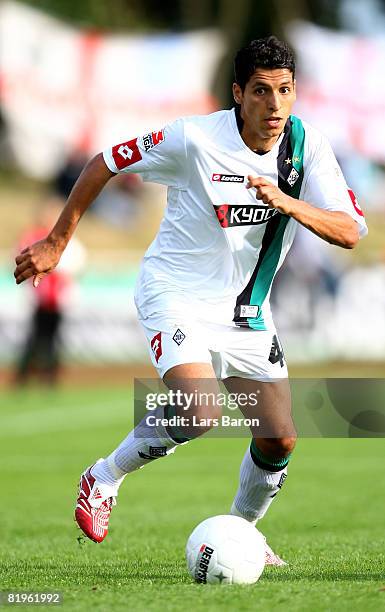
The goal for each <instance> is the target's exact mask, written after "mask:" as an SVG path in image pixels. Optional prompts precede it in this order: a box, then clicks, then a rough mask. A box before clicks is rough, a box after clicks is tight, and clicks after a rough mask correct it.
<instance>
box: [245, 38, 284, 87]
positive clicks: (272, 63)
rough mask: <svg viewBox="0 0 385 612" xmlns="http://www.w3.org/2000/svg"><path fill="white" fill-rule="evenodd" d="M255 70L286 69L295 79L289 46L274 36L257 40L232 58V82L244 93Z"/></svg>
mask: <svg viewBox="0 0 385 612" xmlns="http://www.w3.org/2000/svg"><path fill="white" fill-rule="evenodd" d="M257 68H267V69H269V70H274V69H277V68H283V69H285V68H286V69H287V70H288V71H289V72H291V74H292V78H293V80H294V78H295V60H294V54H293V51H292V50H291V49H290V47H289V45H288V44H287V43H285V42H283V41H282V40H278V38H277V37H276V36H268V37H267V38H258V39H257V40H252V41H251V42H250V43H249V44H248V45H246V46H245V47H242V49H239V51H238V52H237V54H236V56H235V58H234V80H235V82H236V83H237V84H238V85H239V86H240V88H241V89H242V91H244V89H245V87H246V85H247V83H248V81H249V80H250V77H252V76H253V74H254V72H255V71H256V70H257Z"/></svg>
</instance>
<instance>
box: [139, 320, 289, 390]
mask: <svg viewBox="0 0 385 612" xmlns="http://www.w3.org/2000/svg"><path fill="white" fill-rule="evenodd" d="M139 321H140V323H141V325H142V327H143V330H144V333H145V335H146V338H147V342H148V346H149V351H150V356H151V361H152V363H153V365H154V367H155V368H156V369H157V370H158V373H159V376H160V377H161V378H163V376H164V374H165V373H166V372H167V371H168V370H169V369H170V368H172V367H174V366H176V365H181V364H183V363H210V364H212V366H213V368H214V371H215V374H216V376H217V378H218V379H219V380H223V379H225V378H228V377H230V376H238V377H240V378H251V379H255V380H261V381H269V380H277V379H282V378H287V376H288V372H287V366H286V361H285V358H284V355H283V351H282V348H281V345H280V342H279V339H278V336H277V333H276V331H275V329H269V330H267V331H255V330H251V329H248V328H240V327H234V326H230V325H219V324H216V323H213V322H211V321H204V320H201V319H195V320H194V319H193V318H192V317H186V314H185V313H183V314H181V313H180V312H170V311H165V312H162V313H159V312H157V313H154V314H151V315H149V316H146V317H145V318H143V317H141V315H140V313H139Z"/></svg>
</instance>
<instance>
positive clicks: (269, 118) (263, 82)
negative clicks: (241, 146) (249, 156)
mask: <svg viewBox="0 0 385 612" xmlns="http://www.w3.org/2000/svg"><path fill="white" fill-rule="evenodd" d="M234 66H235V83H234V84H233V95H234V100H235V102H236V103H237V104H238V105H239V111H240V115H241V118H242V119H243V121H244V125H243V128H242V137H243V138H244V140H245V142H246V143H247V144H248V146H249V147H251V148H256V149H261V150H263V151H267V150H270V149H271V147H272V146H273V145H274V143H275V142H276V140H277V138H278V137H279V135H280V134H281V133H282V131H283V130H284V127H285V124H286V121H287V119H288V117H289V115H290V113H291V110H292V106H293V104H294V101H295V97H296V93H295V79H294V73H295V63H294V55H293V52H292V51H291V49H290V48H289V47H288V45H287V44H286V43H284V42H281V41H280V40H278V39H277V38H276V37H275V36H269V37H268V38H260V39H258V40H253V41H251V43H249V44H248V45H247V46H246V47H243V48H242V49H240V50H239V51H238V53H237V55H236V56H235V61H234Z"/></svg>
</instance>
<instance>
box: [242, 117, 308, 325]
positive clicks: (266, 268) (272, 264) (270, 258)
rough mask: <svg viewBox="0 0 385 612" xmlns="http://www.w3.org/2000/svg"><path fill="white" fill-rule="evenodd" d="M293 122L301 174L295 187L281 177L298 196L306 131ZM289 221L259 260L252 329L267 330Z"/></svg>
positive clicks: (284, 187)
mask: <svg viewBox="0 0 385 612" xmlns="http://www.w3.org/2000/svg"><path fill="white" fill-rule="evenodd" d="M290 121H291V130H290V145H291V149H292V157H291V163H292V166H293V167H294V168H295V170H296V171H297V172H298V174H299V177H298V179H297V181H296V182H295V183H294V185H293V186H290V185H289V183H288V182H287V181H282V180H280V181H279V187H280V189H281V190H282V191H284V193H286V194H287V195H289V196H291V197H292V198H296V199H298V198H299V194H300V191H301V186H302V181H303V155H304V143H305V130H304V127H303V125H302V121H301V120H300V119H298V117H295V116H294V115H290ZM289 220H290V217H288V216H287V215H281V219H280V221H279V225H278V228H277V230H276V232H275V235H274V237H273V239H272V241H271V243H270V244H269V246H268V248H267V249H266V251H265V252H264V254H263V259H262V261H260V262H259V269H258V273H257V276H256V278H255V281H254V286H253V289H252V292H251V298H250V305H252V306H259V314H258V316H257V317H250V318H248V319H247V321H248V324H249V327H251V328H252V329H256V330H260V331H261V330H262V331H263V330H265V329H266V325H265V322H264V320H263V316H262V304H263V303H264V301H265V299H266V296H267V294H268V292H269V290H270V287H271V284H272V282H273V279H274V276H275V274H276V271H277V267H278V262H279V259H280V257H281V252H282V243H283V237H284V233H285V229H286V226H287V224H288V222H289Z"/></svg>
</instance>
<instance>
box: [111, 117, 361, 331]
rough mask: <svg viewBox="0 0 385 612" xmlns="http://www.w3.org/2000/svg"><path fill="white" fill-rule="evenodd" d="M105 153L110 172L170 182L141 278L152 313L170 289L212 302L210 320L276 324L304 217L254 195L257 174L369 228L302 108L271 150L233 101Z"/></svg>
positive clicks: (141, 298) (142, 301) (139, 298)
mask: <svg viewBox="0 0 385 612" xmlns="http://www.w3.org/2000/svg"><path fill="white" fill-rule="evenodd" d="M103 155H104V160H105V162H106V164H107V166H108V168H109V169H110V170H111V171H112V172H115V173H118V172H137V173H139V174H141V176H142V177H143V179H144V180H145V181H152V182H155V183H161V184H164V185H167V186H168V195H167V208H166V211H165V215H164V218H163V220H162V223H161V225H160V229H159V232H158V234H157V236H156V238H155V240H154V241H153V243H152V244H151V246H150V247H149V249H148V250H147V252H146V254H145V256H144V260H143V263H142V266H141V270H140V274H139V278H138V282H137V290H136V303H137V306H138V309H139V312H140V313H146V312H150V311H151V309H152V311H154V308H156V305H157V304H158V303H159V297H160V296H162V295H164V294H167V295H168V296H174V298H175V301H176V302H178V296H180V298H181V301H182V302H183V300H184V301H185V302H186V297H187V301H189V303H195V302H196V303H200V304H202V303H203V304H206V305H207V318H208V319H209V320H217V321H218V322H220V323H227V324H232V325H238V326H244V327H250V328H252V329H266V328H268V327H269V323H270V321H271V313H270V306H269V295H270V290H271V285H272V282H273V279H274V276H275V274H276V273H277V271H278V270H279V268H280V266H281V265H282V263H283V261H284V259H285V256H286V254H287V252H288V250H289V249H290V247H291V244H292V242H293V239H294V235H295V231H296V226H297V222H296V221H295V220H294V219H292V218H290V217H288V216H286V215H282V214H281V213H279V212H278V211H277V210H275V209H272V208H269V207H268V206H266V205H265V204H263V203H262V202H261V201H258V200H256V197H255V190H254V189H249V190H248V189H246V183H247V176H248V175H249V174H251V175H253V176H262V177H264V178H266V179H267V180H269V181H271V182H272V183H274V184H275V185H278V186H279V187H280V188H281V189H282V190H283V191H285V192H286V193H288V194H290V195H292V196H293V197H296V198H299V199H301V200H305V201H306V202H308V203H309V204H312V205H313V206H316V207H318V208H323V209H324V210H329V211H344V212H346V213H348V214H349V215H351V217H352V218H353V219H354V220H355V221H357V223H358V225H359V229H360V235H361V236H364V235H365V234H366V233H367V228H366V224H365V220H364V217H363V214H362V211H361V209H360V207H359V205H358V204H357V201H356V199H355V196H354V194H353V192H352V191H351V190H349V189H348V187H347V185H346V182H345V179H344V177H343V175H342V172H341V170H340V168H339V165H338V163H337V161H336V159H335V156H334V154H333V152H332V149H331V147H330V144H329V143H328V141H327V140H326V138H325V137H323V136H322V135H321V134H320V133H319V132H318V131H317V130H315V129H314V128H312V127H311V126H309V125H308V124H306V123H305V122H302V121H301V120H300V119H298V118H297V117H294V116H290V118H289V119H288V121H287V123H286V126H285V130H284V132H283V134H282V135H281V137H280V138H279V139H278V141H277V143H276V144H275V145H274V147H273V148H272V149H271V150H270V151H269V152H268V153H266V154H264V155H259V154H256V153H254V152H253V151H252V150H251V149H249V148H248V147H247V146H246V144H245V143H244V141H243V140H242V138H241V136H240V133H239V130H238V126H237V119H236V114H235V110H234V109H233V110H229V111H227V110H225V111H219V112H216V113H213V114H211V115H206V116H195V117H186V118H182V119H178V120H176V121H175V122H173V123H171V124H170V125H167V126H166V127H165V128H164V129H162V130H159V131H156V132H151V133H149V134H146V135H144V136H140V137H137V138H133V139H131V140H128V141H126V142H123V143H121V144H118V145H115V146H113V147H111V148H109V149H107V150H106V151H104V153H103ZM182 296H183V299H182ZM219 305H220V307H219Z"/></svg>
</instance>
